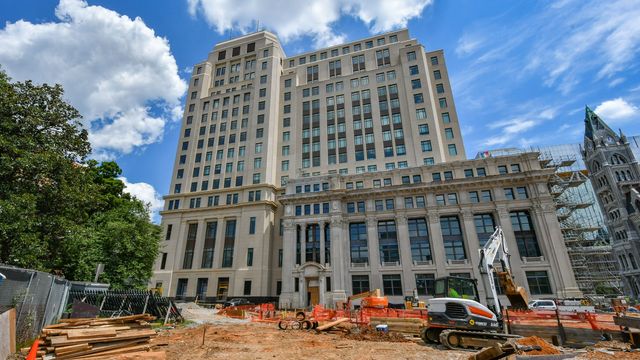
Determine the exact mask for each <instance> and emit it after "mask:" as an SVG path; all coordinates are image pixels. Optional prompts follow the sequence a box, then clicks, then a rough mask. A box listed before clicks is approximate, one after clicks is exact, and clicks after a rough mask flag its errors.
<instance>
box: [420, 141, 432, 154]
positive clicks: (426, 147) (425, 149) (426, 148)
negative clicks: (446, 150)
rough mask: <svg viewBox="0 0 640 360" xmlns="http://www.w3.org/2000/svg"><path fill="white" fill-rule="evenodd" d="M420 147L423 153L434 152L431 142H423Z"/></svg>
mask: <svg viewBox="0 0 640 360" xmlns="http://www.w3.org/2000/svg"><path fill="white" fill-rule="evenodd" d="M420 145H421V147H422V152H429V151H432V150H433V148H432V147H431V140H423V141H421V142H420Z"/></svg>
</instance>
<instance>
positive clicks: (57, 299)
mask: <svg viewBox="0 0 640 360" xmlns="http://www.w3.org/2000/svg"><path fill="white" fill-rule="evenodd" d="M0 273H2V274H3V275H4V276H6V279H5V280H4V281H3V282H2V283H1V284H0V307H14V308H15V309H16V324H17V327H16V340H17V342H18V344H21V343H25V342H28V341H30V340H32V339H34V338H35V337H36V336H37V335H38V334H39V333H40V330H41V329H42V328H43V327H44V326H46V325H49V324H52V323H54V322H55V321H56V320H57V319H59V318H60V317H61V316H62V313H63V312H64V310H65V305H66V303H67V298H68V296H69V289H70V288H71V283H70V282H69V281H67V280H64V279H61V278H59V277H56V276H54V275H51V274H47V273H44V272H40V271H35V270H28V269H21V268H17V267H13V266H8V265H3V264H0Z"/></svg>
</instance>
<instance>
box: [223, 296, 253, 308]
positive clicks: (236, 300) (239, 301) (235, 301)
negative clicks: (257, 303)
mask: <svg viewBox="0 0 640 360" xmlns="http://www.w3.org/2000/svg"><path fill="white" fill-rule="evenodd" d="M240 305H253V304H252V303H251V301H249V300H247V299H245V298H234V299H231V300H229V301H225V303H224V307H229V306H240Z"/></svg>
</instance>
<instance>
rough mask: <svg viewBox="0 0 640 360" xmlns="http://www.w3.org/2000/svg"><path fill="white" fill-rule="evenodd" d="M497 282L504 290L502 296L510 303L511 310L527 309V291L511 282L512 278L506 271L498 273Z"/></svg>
mask: <svg viewBox="0 0 640 360" xmlns="http://www.w3.org/2000/svg"><path fill="white" fill-rule="evenodd" d="M497 274H498V281H500V286H502V288H503V289H504V294H505V295H506V296H507V299H509V302H510V303H511V308H513V309H527V308H528V306H529V295H527V291H526V290H525V289H524V288H523V287H522V286H518V285H516V283H515V281H513V277H511V274H509V273H508V272H506V271H498V272H497Z"/></svg>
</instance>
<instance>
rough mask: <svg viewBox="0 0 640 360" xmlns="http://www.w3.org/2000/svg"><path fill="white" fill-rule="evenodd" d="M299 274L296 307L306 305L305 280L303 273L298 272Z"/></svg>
mask: <svg viewBox="0 0 640 360" xmlns="http://www.w3.org/2000/svg"><path fill="white" fill-rule="evenodd" d="M300 275H301V276H300V277H299V278H298V281H299V282H300V283H299V285H298V286H299V290H300V291H299V292H298V304H297V306H296V307H302V308H303V307H306V306H307V302H306V299H307V280H306V279H305V278H304V274H302V273H301V274H300Z"/></svg>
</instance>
